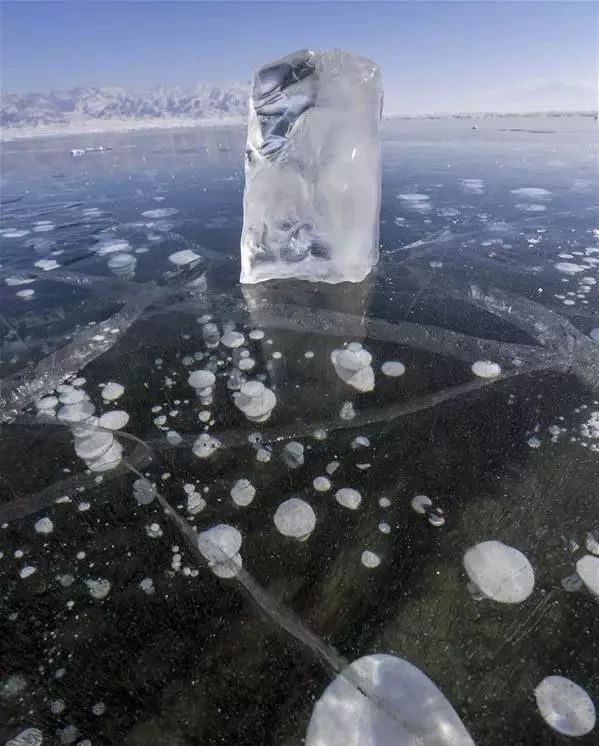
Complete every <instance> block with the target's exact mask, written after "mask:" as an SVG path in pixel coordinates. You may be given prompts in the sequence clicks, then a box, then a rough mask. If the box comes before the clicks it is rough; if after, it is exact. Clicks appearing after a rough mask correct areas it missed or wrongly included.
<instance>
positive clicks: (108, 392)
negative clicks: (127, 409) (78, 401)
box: [102, 381, 125, 401]
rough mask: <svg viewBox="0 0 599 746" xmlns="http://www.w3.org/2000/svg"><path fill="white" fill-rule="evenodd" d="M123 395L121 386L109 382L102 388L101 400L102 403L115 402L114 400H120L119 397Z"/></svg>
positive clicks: (123, 389) (123, 388)
mask: <svg viewBox="0 0 599 746" xmlns="http://www.w3.org/2000/svg"><path fill="white" fill-rule="evenodd" d="M124 393H125V387H124V386H122V385H121V384H120V383H115V382H114V381H111V382H110V383H107V384H106V386H104V388H103V389H102V399H104V401H115V399H120V397H121V396H122V395H123V394H124Z"/></svg>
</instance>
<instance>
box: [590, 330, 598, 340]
mask: <svg viewBox="0 0 599 746" xmlns="http://www.w3.org/2000/svg"><path fill="white" fill-rule="evenodd" d="M589 336H590V338H591V339H592V340H594V341H595V342H599V328H597V329H591V333H590V334H589Z"/></svg>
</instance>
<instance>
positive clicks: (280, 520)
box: [274, 497, 316, 539]
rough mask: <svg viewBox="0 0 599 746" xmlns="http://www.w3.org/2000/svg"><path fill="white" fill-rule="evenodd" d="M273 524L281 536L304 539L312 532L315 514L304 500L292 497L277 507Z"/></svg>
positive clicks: (314, 524)
mask: <svg viewBox="0 0 599 746" xmlns="http://www.w3.org/2000/svg"><path fill="white" fill-rule="evenodd" d="M274 523H275V526H276V528H277V531H278V532H279V533H281V534H283V536H289V537H291V538H294V539H306V538H307V537H308V536H309V535H310V534H311V533H312V531H314V527H315V526H316V514H315V513H314V511H313V510H312V507H311V506H310V505H308V503H307V502H306V501H305V500H300V499H299V498H298V497H292V498H290V499H289V500H285V502H283V503H281V505H279V507H278V508H277V511H276V513H275V515H274Z"/></svg>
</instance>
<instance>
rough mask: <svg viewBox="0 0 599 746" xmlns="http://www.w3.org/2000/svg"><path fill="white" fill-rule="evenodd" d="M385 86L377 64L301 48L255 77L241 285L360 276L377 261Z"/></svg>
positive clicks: (353, 279) (358, 278)
mask: <svg viewBox="0 0 599 746" xmlns="http://www.w3.org/2000/svg"><path fill="white" fill-rule="evenodd" d="M381 111H382V87H381V80H380V73H379V70H378V68H377V66H376V65H375V64H374V63H373V62H371V61H370V60H367V59H364V58H361V57H356V56H354V55H351V54H349V53H347V52H344V51H341V50H335V51H331V52H318V51H313V50H301V51H298V52H294V53H292V54H289V55H287V56H286V57H283V58H282V59H280V60H276V61H274V62H271V63H268V64H266V65H264V66H263V67H262V68H260V69H259V70H258V71H257V73H256V75H255V77H254V85H253V91H252V97H251V99H250V105H249V123H248V137H247V145H246V162H245V177H246V178H245V193H244V221H243V233H242V237H241V282H243V283H256V282H262V281H264V280H269V279H273V278H283V277H294V278H297V279H304V280H309V281H312V282H315V281H324V282H332V283H336V282H341V281H350V282H360V281H362V280H363V279H364V278H365V277H366V275H368V273H369V272H370V270H371V268H372V267H373V266H374V265H375V264H376V263H377V261H378V245H379V241H378V233H379V211H380V182H381V161H380V148H379V124H380V118H381Z"/></svg>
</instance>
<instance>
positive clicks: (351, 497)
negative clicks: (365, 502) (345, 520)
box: [335, 487, 362, 510]
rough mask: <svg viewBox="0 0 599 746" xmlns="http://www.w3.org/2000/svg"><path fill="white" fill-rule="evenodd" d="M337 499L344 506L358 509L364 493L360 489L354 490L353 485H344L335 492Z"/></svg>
mask: <svg viewBox="0 0 599 746" xmlns="http://www.w3.org/2000/svg"><path fill="white" fill-rule="evenodd" d="M335 500H337V502H338V503H339V505H343V507H344V508H349V509H350V510H357V509H358V508H359V507H360V503H361V502H362V495H361V494H360V493H359V492H358V490H354V489H352V488H351V487H342V488H341V489H340V490H337V492H335Z"/></svg>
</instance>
